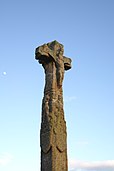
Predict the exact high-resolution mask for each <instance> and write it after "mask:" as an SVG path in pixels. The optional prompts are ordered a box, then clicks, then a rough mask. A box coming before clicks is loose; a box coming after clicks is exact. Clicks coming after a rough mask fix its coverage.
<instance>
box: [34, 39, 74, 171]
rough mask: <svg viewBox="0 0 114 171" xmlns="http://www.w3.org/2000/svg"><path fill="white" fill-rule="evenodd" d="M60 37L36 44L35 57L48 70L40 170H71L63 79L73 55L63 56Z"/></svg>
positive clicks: (41, 132)
mask: <svg viewBox="0 0 114 171" xmlns="http://www.w3.org/2000/svg"><path fill="white" fill-rule="evenodd" d="M63 52H64V47H63V45H62V44H60V43H58V42H57V41H53V42H51V43H47V44H44V45H42V46H39V47H38V48H36V52H35V58H36V60H38V61H39V63H40V64H42V66H43V68H44V71H45V88H44V97H43V100H42V120H41V130H40V146H41V171H68V164H67V163H68V161H67V132H66V122H65V119H64V110H63V91H62V83H63V78H64V72H65V70H68V69H70V68H71V59H70V58H67V57H65V56H63Z"/></svg>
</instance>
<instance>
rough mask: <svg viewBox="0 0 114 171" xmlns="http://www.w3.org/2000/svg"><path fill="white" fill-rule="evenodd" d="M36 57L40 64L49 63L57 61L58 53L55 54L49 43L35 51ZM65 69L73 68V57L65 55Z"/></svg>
mask: <svg viewBox="0 0 114 171" xmlns="http://www.w3.org/2000/svg"><path fill="white" fill-rule="evenodd" d="M35 59H36V60H38V61H39V63H40V64H44V63H48V62H51V61H54V62H55V63H56V55H54V51H53V50H51V49H50V48H49V47H48V45H47V44H44V45H42V46H39V47H37V48H36V51H35ZM63 62H64V69H65V70H69V69H71V62H72V61H71V59H70V58H68V57H65V56H63Z"/></svg>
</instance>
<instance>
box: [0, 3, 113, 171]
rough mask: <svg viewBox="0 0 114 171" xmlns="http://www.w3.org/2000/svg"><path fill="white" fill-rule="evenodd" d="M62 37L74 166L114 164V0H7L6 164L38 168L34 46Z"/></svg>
mask: <svg viewBox="0 0 114 171" xmlns="http://www.w3.org/2000/svg"><path fill="white" fill-rule="evenodd" d="M52 40H57V41H59V42H60V43H62V44H63V45H64V50H65V55H66V56H68V57H70V58H72V69H71V70H70V71H67V72H66V73H65V79H64V84H63V88H64V110H65V118H66V122H67V132H68V159H69V171H71V170H72V171H90V170H91V171H100V170H102V169H103V171H112V170H114V148H113V144H114V136H113V132H114V1H113V0H72V1H70V0H67V1H65V0H62V1H61V0H58V1H53V0H48V1H44V0H43V1H38V0H32V1H30V0H29V1H27V0H24V1H22V0H20V1H14V0H9V1H6V0H1V3H0V147H1V148H0V170H1V171H20V170H21V171H26V170H27V171H31V170H32V171H40V144H39V131H40V120H41V100H42V97H43V87H44V72H43V69H42V67H41V66H40V65H39V64H38V63H37V61H35V59H34V52H35V48H36V47H37V46H39V45H41V44H44V43H47V42H50V41H52Z"/></svg>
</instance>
